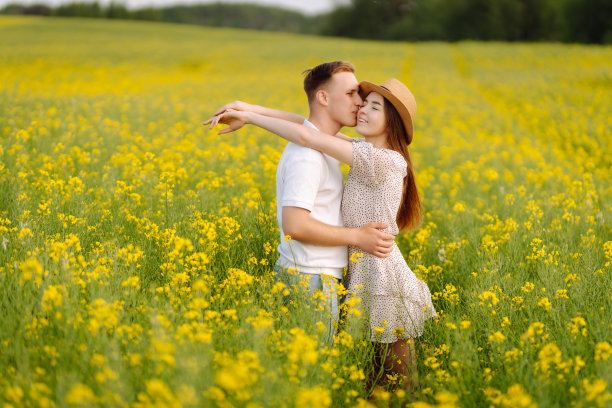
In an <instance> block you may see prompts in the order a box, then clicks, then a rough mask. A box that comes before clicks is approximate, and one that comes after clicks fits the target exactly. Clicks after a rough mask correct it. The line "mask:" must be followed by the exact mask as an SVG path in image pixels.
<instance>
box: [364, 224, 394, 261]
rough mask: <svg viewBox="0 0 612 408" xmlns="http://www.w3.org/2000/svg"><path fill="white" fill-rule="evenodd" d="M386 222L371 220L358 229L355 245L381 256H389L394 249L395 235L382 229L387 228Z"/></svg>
mask: <svg viewBox="0 0 612 408" xmlns="http://www.w3.org/2000/svg"><path fill="white" fill-rule="evenodd" d="M387 227H388V225H387V224H385V223H384V222H370V223H367V224H365V225H363V226H361V227H360V228H359V229H358V230H357V237H356V238H357V239H356V243H355V246H356V247H358V248H360V249H363V250H364V251H366V252H367V253H369V254H372V255H374V256H377V257H379V258H387V257H388V256H389V255H390V254H391V251H392V250H393V241H394V239H395V237H394V236H393V235H391V234H387V233H386V232H382V231H380V230H381V229H385V228H387Z"/></svg>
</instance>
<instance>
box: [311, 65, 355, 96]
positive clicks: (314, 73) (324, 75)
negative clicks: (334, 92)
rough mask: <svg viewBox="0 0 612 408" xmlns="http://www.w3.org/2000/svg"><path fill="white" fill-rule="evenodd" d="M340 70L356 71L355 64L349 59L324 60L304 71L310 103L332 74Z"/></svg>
mask: <svg viewBox="0 0 612 408" xmlns="http://www.w3.org/2000/svg"><path fill="white" fill-rule="evenodd" d="M338 72H353V73H354V72H355V67H354V66H353V64H351V63H350V62H347V61H333V62H324V63H323V64H320V65H317V66H316V67H314V68H310V69H307V70H306V71H304V72H302V74H304V75H306V76H305V77H304V91H306V95H307V96H308V103H310V102H312V100H314V97H315V95H316V93H317V91H318V90H319V88H320V87H321V86H322V85H324V84H325V83H326V82H327V81H329V80H330V79H331V77H332V75H334V74H337V73H338Z"/></svg>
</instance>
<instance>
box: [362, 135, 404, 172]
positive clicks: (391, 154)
mask: <svg viewBox="0 0 612 408" xmlns="http://www.w3.org/2000/svg"><path fill="white" fill-rule="evenodd" d="M353 143H359V148H362V149H367V150H371V151H372V152H373V155H372V156H373V157H374V159H375V160H384V161H388V162H389V164H393V165H394V166H395V167H397V168H399V169H402V168H404V169H405V168H406V166H407V164H406V160H405V159H404V156H402V154H401V153H400V152H397V151H395V150H393V149H384V148H380V147H374V145H373V144H372V143H370V142H366V140H365V139H362V138H354V139H353Z"/></svg>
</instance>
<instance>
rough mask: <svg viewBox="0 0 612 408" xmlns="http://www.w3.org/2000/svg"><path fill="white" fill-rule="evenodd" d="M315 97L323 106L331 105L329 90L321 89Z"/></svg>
mask: <svg viewBox="0 0 612 408" xmlns="http://www.w3.org/2000/svg"><path fill="white" fill-rule="evenodd" d="M315 99H316V100H317V102H318V103H319V104H320V105H322V106H327V105H329V102H328V95H327V92H326V91H324V90H323V89H319V90H318V91H317V93H316V94H315Z"/></svg>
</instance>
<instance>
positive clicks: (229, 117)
mask: <svg viewBox="0 0 612 408" xmlns="http://www.w3.org/2000/svg"><path fill="white" fill-rule="evenodd" d="M247 119H248V113H247V112H239V111H233V110H229V109H227V110H226V111H225V113H221V114H219V115H215V116H213V117H212V118H210V119H208V120H207V121H206V122H204V125H208V124H210V126H209V127H208V129H213V128H215V127H216V126H217V125H218V124H219V123H223V124H225V125H229V126H228V127H226V128H225V129H221V130H220V131H219V132H218V133H217V134H219V135H222V134H224V133H230V132H234V131H236V130H238V129H240V128H241V127H243V126H244V125H246V124H247V123H248V121H247Z"/></svg>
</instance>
